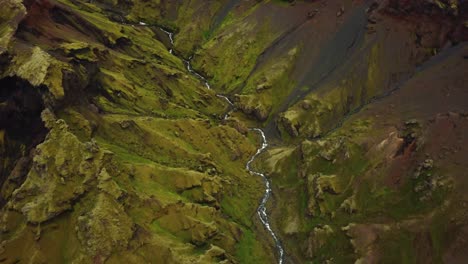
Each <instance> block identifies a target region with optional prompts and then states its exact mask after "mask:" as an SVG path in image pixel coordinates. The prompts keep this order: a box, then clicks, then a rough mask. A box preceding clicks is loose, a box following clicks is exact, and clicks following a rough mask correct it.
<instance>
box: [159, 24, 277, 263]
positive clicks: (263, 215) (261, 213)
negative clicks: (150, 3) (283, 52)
mask: <svg viewBox="0 0 468 264" xmlns="http://www.w3.org/2000/svg"><path fill="white" fill-rule="evenodd" d="M160 29H161V31H162V32H164V33H166V34H167V35H168V37H169V40H170V42H171V45H172V46H173V45H174V38H173V37H174V33H172V32H169V31H167V30H165V29H163V28H160ZM169 53H171V54H173V49H172V48H170V49H169ZM191 59H192V57H190V58H189V59H188V60H185V59H182V60H183V61H184V63H185V66H186V68H187V71H188V72H190V73H191V74H193V75H194V76H195V77H197V78H198V79H200V80H201V81H202V82H203V83H204V84H205V86H206V88H207V89H209V90H211V86H210V84H209V83H208V81H207V80H206V78H205V77H203V76H202V75H201V74H199V73H198V72H196V71H194V70H193V68H192V65H191V64H190V60H191ZM216 96H217V97H219V98H223V99H224V100H226V102H227V103H228V104H229V107H230V110H229V111H228V112H227V113H226V114H225V116H224V119H225V120H226V119H227V118H229V114H230V113H232V111H234V110H235V108H234V104H233V103H232V101H231V100H230V99H229V98H228V97H227V96H225V95H222V94H216ZM250 130H252V131H256V132H258V133H259V134H260V135H261V137H262V145H261V146H260V147H259V148H258V149H257V152H256V153H255V154H254V155H253V156H252V157H251V158H250V159H249V161H247V164H246V165H245V169H246V170H247V171H248V172H249V173H250V174H252V175H256V176H260V177H261V178H262V179H263V182H264V184H265V193H264V195H263V198H262V200H261V202H260V205H259V206H258V208H257V214H258V217H259V218H260V221H261V222H262V224H263V226H264V227H265V229H266V230H267V231H268V233H270V235H271V237H272V238H273V241H274V243H275V247H276V250H277V251H278V263H279V264H283V261H284V249H283V246H282V245H281V242H280V240H279V238H278V236H277V235H276V234H275V232H274V231H273V229H272V228H271V226H270V222H269V219H268V218H269V217H268V213H267V209H266V203H267V202H268V199H269V198H270V196H271V193H272V189H271V183H270V180H269V179H268V178H267V177H266V176H265V174H263V173H261V172H258V171H255V170H253V169H252V167H251V165H252V163H253V162H254V160H255V159H256V158H257V157H258V156H259V155H260V154H261V153H262V152H263V151H264V150H265V149H266V148H267V147H268V142H267V139H266V136H265V133H264V132H263V130H261V129H260V128H251V129H250Z"/></svg>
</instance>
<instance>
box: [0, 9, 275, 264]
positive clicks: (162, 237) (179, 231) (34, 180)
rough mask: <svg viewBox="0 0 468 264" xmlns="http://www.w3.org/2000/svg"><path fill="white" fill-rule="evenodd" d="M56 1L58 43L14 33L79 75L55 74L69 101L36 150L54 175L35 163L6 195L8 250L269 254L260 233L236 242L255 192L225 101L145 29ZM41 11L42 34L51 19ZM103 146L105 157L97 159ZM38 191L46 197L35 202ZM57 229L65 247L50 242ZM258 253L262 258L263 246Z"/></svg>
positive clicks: (248, 220)
mask: <svg viewBox="0 0 468 264" xmlns="http://www.w3.org/2000/svg"><path fill="white" fill-rule="evenodd" d="M41 8H42V7H41ZM58 10H59V12H62V13H63V14H65V15H66V16H68V18H69V19H68V20H67V21H66V22H65V23H66V25H65V26H64V25H63V24H61V25H58V26H57V27H53V29H52V30H50V31H48V34H50V35H56V36H61V39H62V40H63V41H62V42H60V43H54V42H42V39H41V38H38V37H37V36H35V35H33V34H29V33H28V32H27V31H21V32H20V34H21V35H22V37H24V38H23V40H27V41H28V42H29V43H31V44H36V45H38V46H40V47H41V48H40V50H38V52H39V53H38V54H40V55H44V56H42V57H47V58H51V59H54V60H57V61H59V62H60V64H59V65H60V67H63V68H64V69H68V70H69V71H70V72H72V73H73V74H74V75H73V74H72V76H77V77H78V78H79V82H77V83H75V85H73V86H66V85H65V84H63V83H62V86H65V87H66V88H65V89H63V91H64V93H65V96H64V100H65V101H67V102H72V104H71V106H67V107H63V108H59V109H57V110H56V111H57V116H59V117H60V118H63V119H64V120H65V121H63V120H60V119H58V120H57V121H56V122H57V125H60V129H55V128H53V129H52V130H53V131H52V132H51V133H50V135H49V137H48V139H47V140H46V142H44V143H43V145H41V146H40V147H39V148H38V149H39V150H42V149H43V148H44V149H47V152H46V151H41V155H43V156H44V157H42V156H41V155H39V154H38V153H37V154H34V155H35V162H36V163H37V164H38V165H37V168H36V167H34V166H33V168H34V169H40V170H43V169H44V170H47V171H48V172H49V173H52V174H53V175H52V176H54V177H52V178H51V180H52V182H51V181H45V180H44V179H42V178H41V177H38V176H37V175H35V174H34V170H32V171H31V172H30V174H29V176H28V179H27V180H26V182H25V183H24V184H23V185H22V186H21V187H20V189H19V190H20V191H16V192H15V193H14V197H15V199H14V202H13V204H12V205H11V208H13V209H14V210H15V211H9V212H2V219H4V224H5V226H6V227H5V228H6V230H9V231H10V233H9V236H8V238H7V240H6V243H5V248H6V252H7V254H6V256H5V257H6V259H17V258H19V259H24V260H25V261H26V260H31V261H43V262H64V261H65V262H67V261H79V262H90V261H108V262H110V263H113V262H118V260H119V258H122V259H126V260H129V261H136V262H145V261H150V260H154V259H168V260H173V261H174V262H176V263H194V262H202V263H206V262H215V261H221V260H224V259H229V260H235V259H236V255H237V253H236V252H237V251H238V247H242V245H243V244H245V243H247V244H248V245H249V246H251V245H253V247H254V248H256V249H257V251H265V252H266V251H267V250H268V249H267V248H266V247H265V246H263V244H264V243H263V242H261V241H263V240H264V238H262V237H259V236H257V235H255V236H254V237H253V238H252V236H249V237H247V238H246V239H244V234H245V236H247V235H248V234H249V232H250V233H252V232H254V233H255V231H254V229H255V227H254V225H253V224H252V221H253V217H255V209H256V207H257V205H258V203H257V201H258V200H259V199H260V197H261V194H262V192H260V191H259V190H263V185H262V184H261V181H260V179H259V178H256V177H252V176H251V175H249V174H248V173H247V172H246V171H245V170H244V166H245V162H246V161H247V159H248V158H249V157H250V155H252V154H253V153H254V152H255V149H256V144H257V143H258V142H257V141H255V140H249V139H247V138H246V137H245V136H244V135H242V134H240V133H239V132H238V131H237V130H235V129H234V128H231V127H229V126H225V125H219V122H218V116H220V115H221V114H222V113H223V112H224V110H225V107H226V106H225V104H224V101H223V100H221V99H219V98H217V97H215V94H214V92H210V91H207V90H206V88H204V87H203V84H201V83H200V82H199V81H198V80H197V79H195V78H194V77H193V76H191V75H190V74H188V73H187V72H186V71H185V68H184V65H183V64H182V62H181V61H180V60H179V59H178V58H176V57H174V56H173V55H170V54H169V53H168V51H167V49H166V48H165V47H164V46H163V45H162V44H161V43H160V42H158V41H156V40H155V39H154V38H153V36H154V33H153V31H152V30H151V29H150V28H147V27H137V26H135V27H133V26H131V25H119V24H117V23H114V22H111V21H110V20H108V19H107V18H106V17H105V16H103V15H101V14H102V13H104V12H102V10H101V9H100V8H98V7H96V6H94V5H93V4H85V5H81V4H80V5H77V4H72V3H70V2H67V1H63V2H62V4H60V5H58ZM43 18H44V20H39V22H38V23H36V24H35V26H36V30H38V31H39V32H44V30H45V29H46V28H47V26H46V25H47V23H50V22H51V21H48V20H47V19H48V17H47V16H44V17H43ZM84 32H89V33H90V34H89V35H88V34H85V33H84ZM95 32H100V34H97V35H99V36H97V35H96V34H94V33H95ZM102 32H105V34H101V33H102ZM22 44H23V45H24V44H25V43H22ZM28 45H29V44H28ZM25 46H27V45H25ZM15 49H17V50H20V47H15ZM30 50H32V49H30ZM18 54H20V53H19V52H18ZM25 54H26V55H28V53H25ZM29 54H31V53H29ZM26 55H25V56H24V58H22V57H20V56H19V55H18V57H17V58H16V60H15V61H17V62H18V63H17V65H18V67H17V68H19V67H21V66H22V65H25V64H26V65H28V63H31V62H30V61H31V60H30V59H28V58H30V57H31V56H29V57H28V56H26ZM15 56H16V55H15ZM42 57H41V58H42ZM79 63H80V64H82V65H78V64H79ZM41 76H42V75H40V76H39V77H41ZM64 76H65V75H64ZM67 76H68V77H70V75H67ZM33 77H37V76H33ZM50 78H51V75H49V74H45V75H44V80H45V82H46V81H49V80H50ZM57 79H64V80H66V77H63V76H62V78H57ZM32 80H33V79H31V81H32ZM44 86H45V87H48V86H49V84H45V85H44ZM68 100H70V101H68ZM53 105H54V104H52V106H53ZM213 113H214V114H213ZM47 122H49V121H47ZM54 122H55V121H54ZM49 123H50V122H49ZM52 123H53V122H52ZM50 127H52V126H50ZM75 134H76V135H75ZM92 138H94V139H95V140H93V139H92ZM62 141H63V142H62ZM83 142H84V143H83ZM88 152H90V153H88ZM50 153H59V155H51V154H50ZM101 154H102V155H104V156H105V157H106V158H105V160H103V161H102V162H101V159H95V156H94V155H98V156H99V155H101ZM41 157H42V159H40V158H41ZM40 161H42V162H40ZM44 162H45V165H44V164H43V163H44ZM93 162H96V165H95V167H93V166H91V167H90V165H89V164H93ZM83 164H84V165H83ZM44 166H45V168H44ZM77 166H78V169H76V168H75V167H77ZM81 170H82V171H83V173H84V174H85V175H81V174H80V173H81ZM72 171H76V172H77V173H78V174H79V175H78V176H77V175H74V174H73V172H72ZM56 174H57V175H56ZM86 175H88V176H86ZM55 176H56V177H55ZM72 176H73V177H72ZM85 176H86V177H88V178H89V179H88V180H83V179H82V178H86V177H85ZM47 186H48V188H46V187H47ZM40 190H44V191H46V192H47V195H44V196H41V199H38V198H37V196H38V195H39V194H41V195H42V191H40ZM228 190H229V191H228ZM34 201H35V202H34ZM226 204H228V205H231V207H230V206H225V205H226ZM241 206H242V208H241V209H240V210H239V209H238V207H241ZM21 208H26V209H24V210H23V209H21ZM197 212H199V213H197ZM21 215H24V216H21ZM16 222H18V224H15V223H16ZM27 223H29V224H27ZM75 226H76V229H75V230H74V229H73V228H72V227H75ZM41 228H42V229H41ZM70 230H72V231H71V232H70ZM30 234H34V235H30ZM53 235H56V237H57V238H59V239H61V240H62V241H61V242H63V243H60V245H66V246H63V247H59V246H56V245H58V244H57V241H53V240H52V239H51V237H52V236H53ZM39 238H40V239H39ZM36 240H39V241H40V242H39V246H37V243H36V244H35V242H34V241H36ZM244 241H247V242H244ZM52 244H53V245H52ZM18 245H23V246H21V247H18ZM99 245H102V247H101V248H99ZM14 248H18V250H13V249H14ZM20 249H21V250H20ZM24 252H30V253H31V254H30V255H24V254H23V253H24ZM257 253H258V254H257V259H265V261H264V262H269V261H268V260H266V259H270V258H271V256H270V255H269V254H267V253H265V254H264V253H261V252H257ZM241 255H242V254H241Z"/></svg>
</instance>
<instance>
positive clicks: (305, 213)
mask: <svg viewBox="0 0 468 264" xmlns="http://www.w3.org/2000/svg"><path fill="white" fill-rule="evenodd" d="M368 133H371V134H376V133H377V134H378V133H382V131H381V132H376V131H373V122H372V121H370V120H369V121H367V122H360V121H359V120H354V121H353V123H347V125H346V126H345V127H343V128H340V129H338V130H337V131H336V132H334V133H332V134H330V135H327V136H326V137H325V138H323V139H320V140H314V141H303V142H302V143H301V144H300V146H299V147H297V148H273V149H270V150H269V151H268V152H267V153H266V154H265V156H264V157H263V158H262V159H264V161H263V162H262V164H263V166H264V169H265V170H266V171H269V172H270V177H271V178H272V183H273V185H274V186H275V189H276V190H277V192H275V193H276V195H277V198H276V199H275V207H274V208H275V209H274V210H273V214H272V216H273V217H274V219H278V220H276V224H277V226H278V230H280V232H281V233H282V234H283V235H282V237H283V238H284V243H285V244H286V248H288V249H289V251H290V252H292V255H293V256H294V257H296V258H297V259H298V260H301V261H305V260H307V259H308V260H312V261H313V262H323V261H325V260H327V259H330V258H333V259H334V261H337V262H338V263H348V262H349V261H352V260H353V259H357V258H359V254H360V255H361V256H367V254H368V251H367V249H365V247H364V248H362V249H359V250H358V253H359V254H358V255H356V254H355V253H354V251H355V250H356V247H359V245H355V244H351V243H350V242H349V237H350V236H351V237H352V235H350V234H349V233H347V232H348V231H346V230H345V231H342V228H343V227H344V226H347V225H348V224H349V223H369V222H371V223H372V222H374V221H375V223H378V224H379V225H380V224H382V225H380V226H378V228H377V227H376V229H372V228H371V229H369V230H374V231H372V232H374V233H376V234H382V235H384V234H385V236H388V237H389V239H388V240H386V239H382V240H379V241H380V242H375V240H372V241H371V242H369V243H370V244H373V243H377V248H379V249H382V248H385V249H384V250H385V251H379V252H385V256H390V255H391V256H395V259H393V260H394V261H395V260H397V259H398V261H405V259H407V258H408V259H409V260H411V259H413V260H414V258H413V257H411V256H413V255H414V254H416V253H415V251H414V248H408V247H407V246H405V245H404V244H395V243H393V242H392V241H399V240H398V239H402V241H406V240H405V239H404V238H403V237H405V236H407V234H408V232H410V233H409V235H410V236H411V237H415V236H416V235H417V234H416V233H415V231H414V230H413V228H412V226H413V225H412V223H414V225H417V223H419V222H417V221H416V220H415V221H416V222H411V221H410V220H411V219H413V218H416V219H418V218H419V219H421V220H418V221H425V220H423V219H424V218H425V217H427V216H428V215H429V216H430V215H431V214H432V212H433V210H434V209H436V210H442V211H447V209H444V206H442V201H443V199H444V198H443V197H446V190H447V189H446V187H442V188H440V189H437V191H435V192H434V193H432V196H431V197H432V198H430V199H422V198H421V197H423V196H424V194H423V193H422V192H419V191H417V190H418V189H417V188H418V187H417V186H419V185H421V184H420V183H418V182H419V181H424V177H425V176H420V178H418V179H417V180H411V179H407V180H406V181H404V182H403V183H402V186H401V188H398V189H395V188H390V187H388V185H387V184H386V183H385V182H386V177H387V176H386V175H388V174H389V173H390V171H389V170H388V167H387V166H388V165H386V163H387V161H386V159H387V157H388V155H392V154H388V153H389V152H388V151H387V150H386V149H380V150H379V152H375V150H372V148H371V149H370V150H369V147H368V146H367V147H363V145H361V143H360V142H362V137H363V135H366V134H368ZM373 137H374V136H373ZM381 137H382V136H381ZM392 140H396V139H392V138H391V136H390V138H388V139H386V140H384V141H383V142H386V143H381V144H377V145H379V146H380V148H391V149H392V150H391V151H390V152H391V153H393V152H395V151H397V147H395V145H393V143H390V141H392ZM378 143H379V142H378ZM384 146H385V147H384ZM397 146H398V145H397ZM392 151H393V152H392ZM412 173H413V172H411V171H410V172H408V174H410V175H411V174H412ZM424 173H429V174H434V172H430V171H428V172H424ZM424 173H422V174H421V175H426V174H424ZM435 174H440V172H438V173H435ZM278 190H280V191H278ZM437 208H441V209H437ZM280 212H281V213H280ZM398 223H400V224H401V225H402V226H404V228H403V229H402V230H399V229H397V228H396V225H398ZM424 225H426V224H424ZM324 226H328V227H330V228H331V230H333V231H331V232H328V233H327V235H326V236H325V237H324V238H323V239H318V238H317V234H318V233H317V232H319V233H320V232H322V231H320V230H321V229H323V228H324ZM328 227H327V228H328ZM317 228H318V229H320V230H318V229H317ZM366 230H367V227H366ZM410 230H412V231H410ZM362 232H364V231H362ZM365 232H371V231H365ZM354 236H355V237H357V236H356V235H354ZM390 237H393V238H392V239H390ZM394 239H395V240H394ZM410 241H412V239H410ZM297 245H303V246H301V247H297ZM374 248H375V247H374ZM337 252H340V253H339V255H340V256H341V257H340V258H337V257H336V256H337ZM389 252H394V253H391V254H390V253H389ZM400 252H406V253H404V254H403V255H402V254H400ZM367 257H370V255H369V256H367ZM385 259H386V258H385ZM382 260H384V259H382ZM386 263H387V262H386ZM388 263H390V262H388ZM409 263H414V262H409Z"/></svg>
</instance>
